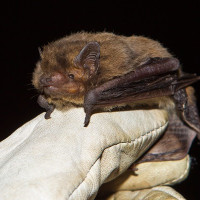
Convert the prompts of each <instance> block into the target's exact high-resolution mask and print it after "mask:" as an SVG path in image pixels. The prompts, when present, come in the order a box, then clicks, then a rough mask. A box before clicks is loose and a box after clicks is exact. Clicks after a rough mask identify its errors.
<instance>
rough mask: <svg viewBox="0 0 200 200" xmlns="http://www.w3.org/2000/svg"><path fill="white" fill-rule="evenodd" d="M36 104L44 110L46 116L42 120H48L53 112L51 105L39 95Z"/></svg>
mask: <svg viewBox="0 0 200 200" xmlns="http://www.w3.org/2000/svg"><path fill="white" fill-rule="evenodd" d="M37 102H38V104H39V105H40V106H41V107H42V108H44V109H45V110H46V114H45V116H44V118H45V119H50V118H51V113H52V112H53V111H54V109H55V106H54V105H52V104H49V103H48V101H47V100H46V98H45V97H44V96H43V95H39V97H38V99H37Z"/></svg>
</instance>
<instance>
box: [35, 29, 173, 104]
mask: <svg viewBox="0 0 200 200" xmlns="http://www.w3.org/2000/svg"><path fill="white" fill-rule="evenodd" d="M94 41H96V42H98V43H99V44H100V67H99V69H98V73H97V75H95V76H94V77H93V79H91V80H88V77H87V76H86V75H85V73H84V72H83V70H82V69H78V68H77V67H76V66H75V64H74V59H75V57H76V56H77V55H78V54H79V53H80V51H81V50H82V49H83V47H84V46H85V45H86V44H87V43H88V42H94ZM171 56H172V55H171V54H170V53H169V52H168V51H167V50H166V49H165V48H164V47H162V46H161V44H160V43H159V42H157V41H154V40H151V39H148V38H145V37H141V36H131V37H125V36H119V35H115V34H113V33H106V32H103V33H86V32H81V33H76V34H72V35H70V36H66V37H64V38H62V39H60V40H58V41H55V42H52V43H50V44H48V45H46V46H44V48H43V52H41V61H39V62H38V64H37V67H36V69H35V71H34V73H33V85H34V86H35V88H36V89H38V90H39V91H40V92H44V91H43V88H42V86H41V84H40V82H39V80H40V78H41V76H43V75H45V74H46V75H47V74H52V73H55V72H59V73H61V74H63V75H64V76H67V74H74V75H75V78H74V84H73V83H72V86H71V85H70V87H71V90H70V91H69V87H68V86H67V84H62V85H61V86H60V88H59V90H58V91H57V92H55V93H54V92H52V93H51V92H50V93H45V94H46V97H47V100H48V102H49V103H53V104H56V106H57V107H62V106H66V105H67V104H68V103H69V102H70V103H73V104H76V105H82V104H83V99H84V94H85V92H86V91H87V90H89V89H91V88H93V87H96V86H97V85H100V84H102V83H104V82H106V81H108V80H110V79H113V78H114V77H118V76H122V75H124V74H127V73H128V72H130V71H133V70H134V69H135V68H136V67H138V66H139V65H141V64H143V63H145V62H146V61H147V60H148V59H149V58H151V57H171ZM64 81H65V82H67V81H68V79H66V80H64ZM64 81H63V82H64ZM162 99H163V102H164V103H163V102H162V103H161V104H166V103H165V102H166V101H167V100H168V98H167V99H166V98H164V97H163V98H162Z"/></svg>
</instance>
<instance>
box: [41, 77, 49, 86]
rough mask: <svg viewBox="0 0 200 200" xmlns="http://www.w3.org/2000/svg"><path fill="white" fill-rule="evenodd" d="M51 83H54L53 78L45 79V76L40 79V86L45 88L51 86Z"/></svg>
mask: <svg viewBox="0 0 200 200" xmlns="http://www.w3.org/2000/svg"><path fill="white" fill-rule="evenodd" d="M50 83H52V78H51V77H45V76H42V77H41V78H40V84H41V85H43V86H45V85H49V84H50Z"/></svg>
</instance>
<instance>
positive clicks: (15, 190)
mask: <svg viewBox="0 0 200 200" xmlns="http://www.w3.org/2000/svg"><path fill="white" fill-rule="evenodd" d="M84 117H85V113H84V111H83V108H73V109H70V110H68V111H64V112H61V111H58V110H55V111H54V112H53V113H52V115H51V119H49V120H46V119H44V113H42V114H41V115H39V116H37V117H36V118H34V119H33V120H31V121H29V122H28V123H26V124H25V125H23V126H22V127H20V128H19V129H18V130H16V131H15V132H14V133H13V134H11V136H10V137H8V138H7V139H5V140H4V141H2V142H1V143H0V191H1V192H0V199H1V200H13V199H14V200H36V199H37V200H58V199H59V200H66V199H70V200H71V199H76V200H77V199H78V200H79V199H81V200H84V199H94V198H95V197H96V195H97V193H98V191H99V188H100V187H101V185H102V184H104V185H103V186H102V189H101V191H100V192H99V195H100V193H103V195H106V194H108V193H110V192H115V194H113V195H114V196H110V197H109V196H108V198H111V199H113V198H115V197H117V198H118V199H122V198H121V196H120V195H123V194H124V192H122V191H121V192H120V190H131V191H130V192H128V196H129V194H130V199H133V198H135V197H137V198H136V199H144V198H143V197H144V196H145V195H146V194H147V193H148V194H147V196H148V195H152V191H153V195H158V194H161V193H162V191H164V194H167V195H168V194H169V193H170V192H171V191H172V189H170V188H169V189H166V190H165V188H166V187H155V186H158V185H165V184H174V183H175V182H179V181H181V180H183V179H184V178H185V177H186V176H187V174H188V170H189V158H188V157H186V158H184V159H182V160H180V161H163V162H154V163H152V162H151V163H150V162H148V163H141V164H139V165H138V167H137V168H138V171H137V173H138V174H139V175H138V176H134V175H133V173H132V172H131V171H130V170H127V169H128V168H129V167H130V166H131V165H132V164H133V163H134V162H135V161H136V160H137V159H138V158H139V157H140V156H141V155H142V154H143V153H144V152H145V151H146V150H147V149H148V148H149V147H150V146H152V145H153V144H154V142H155V141H156V140H157V139H158V138H159V137H160V136H161V135H162V133H163V132H164V130H165V129H166V127H167V124H168V113H167V112H166V111H165V110H160V109H157V110H156V109H155V110H136V111H121V112H107V113H106V112H105V113H98V114H95V115H93V116H92V118H91V121H90V124H89V126H88V127H83V121H84ZM177 163H179V164H178V165H179V166H177ZM180 166H181V167H180ZM132 178H133V179H132ZM123 180H126V181H123ZM110 181H112V182H110ZM115 181H116V182H115ZM105 183H106V184H105ZM153 187H155V189H153ZM144 188H152V191H151V192H149V190H150V189H146V190H143V191H139V192H138V191H136V190H140V189H144ZM163 188H164V189H163ZM132 190H135V192H132ZM145 191H146V193H145ZM144 193H145V194H144ZM174 193H175V192H174ZM116 195H117V196H116ZM124 195H125V198H124V199H127V198H126V197H127V194H124ZM100 196H101V195H100ZM138 196H140V197H141V196H142V197H141V198H140V197H138ZM165 196H166V195H165ZM175 196H176V195H175ZM177 196H179V197H180V195H177ZM98 198H99V197H98ZM100 198H101V197H100ZM106 198H107V197H106ZM117 198H115V199H117ZM181 198H182V197H181ZM181 198H177V199H181ZM149 199H151V198H149ZM165 199H166V198H165ZM168 199H169V198H168ZM182 199H183V198H182Z"/></svg>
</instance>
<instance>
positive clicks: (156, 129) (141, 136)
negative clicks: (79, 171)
mask: <svg viewBox="0 0 200 200" xmlns="http://www.w3.org/2000/svg"><path fill="white" fill-rule="evenodd" d="M167 124H168V121H166V122H165V123H164V124H163V125H161V126H159V127H157V128H154V129H152V130H150V131H148V132H146V133H145V134H144V135H140V136H139V137H137V138H135V139H133V140H130V141H124V142H119V143H116V144H113V145H111V146H108V147H106V148H104V149H103V151H102V153H101V154H100V155H99V157H98V158H97V159H96V161H95V162H94V163H93V164H92V166H91V167H90V169H89V171H88V173H87V174H86V176H85V178H84V180H83V181H81V183H80V184H79V185H78V186H77V187H76V188H75V189H74V190H73V191H72V192H71V194H70V195H69V198H71V196H72V195H73V193H74V192H75V191H76V190H77V189H78V188H79V187H80V185H81V184H82V183H83V182H84V181H85V179H86V178H87V176H88V174H89V172H90V171H91V169H92V167H93V166H94V165H95V163H96V162H97V161H98V159H99V158H100V157H101V156H102V154H103V152H104V151H105V150H106V149H108V148H111V147H113V146H116V145H119V144H123V143H133V142H136V141H137V140H139V139H140V138H144V137H147V136H148V135H149V134H152V132H157V131H158V130H159V129H162V128H164V127H165V126H166V125H167Z"/></svg>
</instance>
